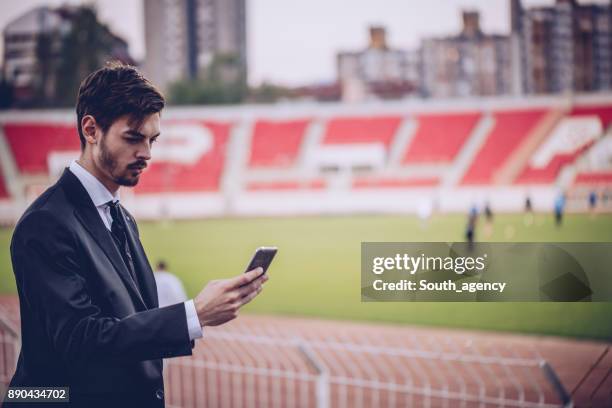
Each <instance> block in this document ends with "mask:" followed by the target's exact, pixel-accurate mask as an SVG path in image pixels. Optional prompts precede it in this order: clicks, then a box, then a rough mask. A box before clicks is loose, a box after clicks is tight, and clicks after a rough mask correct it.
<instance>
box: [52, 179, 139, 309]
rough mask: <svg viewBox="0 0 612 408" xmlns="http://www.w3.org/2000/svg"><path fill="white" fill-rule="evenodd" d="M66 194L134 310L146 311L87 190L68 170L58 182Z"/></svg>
mask: <svg viewBox="0 0 612 408" xmlns="http://www.w3.org/2000/svg"><path fill="white" fill-rule="evenodd" d="M58 183H59V184H61V185H62V186H63V187H64V189H65V190H66V192H67V196H68V197H69V198H70V199H71V200H73V203H74V204H75V210H74V213H75V215H76V217H77V219H78V220H79V221H80V222H81V224H83V227H85V229H86V230H87V231H88V232H89V233H90V234H91V236H92V237H93V239H94V241H95V242H96V243H97V244H98V245H99V246H100V248H102V250H103V251H104V253H105V254H106V256H107V257H108V259H109V260H110V261H111V263H112V264H113V266H114V267H115V270H116V272H117V274H118V275H119V277H120V278H121V280H122V281H123V284H124V285H125V286H126V287H127V289H128V292H129V293H130V295H131V297H132V300H133V301H134V304H135V305H136V309H143V308H144V309H146V304H145V302H144V300H143V299H142V296H141V295H140V292H139V291H138V288H137V287H136V284H135V282H134V280H133V279H132V277H131V275H130V272H129V271H128V269H127V266H126V265H125V263H124V262H123V259H122V258H121V254H120V253H119V250H118V249H117V247H116V246H115V244H114V243H113V238H112V236H111V235H110V231H108V229H107V228H106V226H105V225H104V222H103V221H102V220H101V219H100V214H99V213H98V210H97V209H96V207H95V206H94V204H93V202H92V201H91V198H90V197H89V194H87V190H85V187H83V185H82V184H81V182H80V181H79V179H77V178H76V176H75V175H74V174H72V172H70V171H69V170H68V169H66V170H65V171H64V174H63V175H62V177H61V178H60V180H59V181H58ZM98 272H99V273H108V272H107V271H98Z"/></svg>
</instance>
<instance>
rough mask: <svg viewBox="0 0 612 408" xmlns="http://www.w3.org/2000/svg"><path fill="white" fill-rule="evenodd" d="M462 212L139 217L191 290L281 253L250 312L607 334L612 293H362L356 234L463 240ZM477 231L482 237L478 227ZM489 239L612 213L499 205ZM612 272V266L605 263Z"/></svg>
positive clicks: (1, 262) (2, 240) (590, 229)
mask: <svg viewBox="0 0 612 408" xmlns="http://www.w3.org/2000/svg"><path fill="white" fill-rule="evenodd" d="M464 224H465V216H462V215H444V216H434V217H433V218H432V219H431V220H430V222H429V225H428V226H427V227H426V228H424V227H423V226H422V225H421V222H420V221H419V220H418V219H417V218H416V217H399V216H351V217H300V218H252V219H211V220H201V221H179V222H159V223H140V225H139V227H140V232H141V237H142V241H143V244H144V246H145V248H146V250H147V254H148V256H149V260H150V262H151V263H154V262H155V261H156V260H158V259H160V258H163V259H165V260H166V261H167V262H168V264H169V266H170V269H171V271H173V272H174V273H176V274H177V275H178V276H180V277H181V279H182V280H183V282H184V283H185V286H186V288H187V292H188V293H189V295H190V296H194V295H195V294H196V293H197V292H198V291H199V290H200V289H201V288H202V287H203V286H204V285H205V283H206V282H207V281H208V280H210V279H216V278H225V277H230V276H232V275H235V274H237V273H240V272H242V270H243V269H244V267H245V265H246V264H247V262H248V261H249V259H250V257H251V255H252V253H253V251H254V249H255V248H256V247H258V246H262V245H276V246H278V247H279V253H278V255H277V258H276V260H275V261H274V264H273V266H272V267H271V269H270V277H271V279H270V281H269V282H268V283H267V285H266V288H265V290H264V292H263V293H262V295H261V296H260V297H259V298H258V299H256V300H255V301H254V302H252V303H251V304H250V305H248V306H247V307H246V310H247V311H248V312H254V313H275V314H284V315H300V316H316V317H323V318H334V319H350V320H367V321H377V322H380V321H386V322H397V323H406V324H418V325H432V326H446V327H459V328H468V329H486V330H503V331H513V332H525V333H540V334H555V335H564V336H572V337H585V338H599V339H605V338H608V339H609V338H611V337H612V317H611V316H612V303H362V302H361V301H360V298H361V296H360V243H361V242H362V241H461V240H463V228H464ZM11 233H12V230H9V229H0V248H1V249H0V271H1V272H0V291H2V292H4V293H14V292H15V283H14V278H13V275H12V273H11V265H10V257H9V250H8V248H9V242H10V236H11ZM477 237H478V238H479V239H481V240H484V231H483V230H482V228H481V229H480V230H479V231H478V234H477ZM487 240H489V241H514V242H535V241H551V242H555V241H558V242H561V241H566V242H567V241H572V242H612V216H610V215H605V216H604V215H599V216H597V217H594V218H592V217H590V216H588V215H569V216H567V218H566V220H565V223H564V225H563V226H562V227H561V228H559V229H558V228H556V227H555V226H554V225H553V220H552V216H551V215H537V216H536V219H535V222H534V223H533V225H531V226H529V227H528V226H526V225H525V224H524V220H523V216H522V215H500V216H497V217H496V219H495V223H494V229H493V232H492V235H491V236H490V237H489V238H488V239H487ZM611 273H612V270H611Z"/></svg>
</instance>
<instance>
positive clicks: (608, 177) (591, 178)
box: [574, 171, 612, 186]
mask: <svg viewBox="0 0 612 408" xmlns="http://www.w3.org/2000/svg"><path fill="white" fill-rule="evenodd" d="M574 184H579V185H585V184H586V185H608V186H609V185H612V171H596V172H595V171H594V172H584V173H579V174H578V175H577V176H576V179H575V180H574Z"/></svg>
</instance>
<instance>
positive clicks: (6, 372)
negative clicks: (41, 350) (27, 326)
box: [0, 310, 21, 401]
mask: <svg viewBox="0 0 612 408" xmlns="http://www.w3.org/2000/svg"><path fill="white" fill-rule="evenodd" d="M5 316H6V314H5V313H4V311H3V310H2V311H0V401H2V400H4V394H5V392H6V388H7V387H8V384H9V383H10V381H11V378H12V377H13V373H14V372H15V367H16V366H17V358H18V356H19V350H20V348H21V338H20V336H19V330H18V329H17V328H16V327H15V326H14V323H13V322H11V321H10V320H9V319H7V318H6V317H5Z"/></svg>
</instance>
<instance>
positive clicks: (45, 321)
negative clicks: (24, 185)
mask: <svg viewBox="0 0 612 408" xmlns="http://www.w3.org/2000/svg"><path fill="white" fill-rule="evenodd" d="M123 211H124V214H125V215H126V216H125V218H126V220H127V225H128V228H127V235H128V242H129V244H130V248H131V252H132V258H133V262H134V265H135V269H136V273H137V274H138V280H139V283H140V290H139V289H138V287H137V286H136V284H135V283H134V281H133V279H132V277H131V275H130V272H129V271H128V269H127V267H126V265H125V263H124V261H123V259H122V257H121V255H120V253H119V251H118V249H117V247H116V245H115V244H114V242H113V239H112V236H111V233H110V231H108V229H107V228H106V227H105V225H104V223H103V221H102V220H101V218H100V215H99V213H98V211H97V209H96V207H95V206H94V204H93V202H92V201H91V199H90V197H89V195H88V193H87V191H86V190H85V188H84V187H83V185H82V184H81V182H80V181H79V180H78V179H77V178H76V176H75V175H74V174H72V172H70V171H69V170H68V169H66V170H65V171H64V174H63V175H62V176H61V178H60V179H59V181H58V182H57V183H56V184H55V185H53V186H52V187H50V188H49V189H48V190H47V191H45V192H44V193H43V194H42V195H41V196H40V197H39V198H38V199H37V200H36V201H35V202H34V203H33V204H32V205H31V206H30V207H29V208H28V209H27V210H26V212H25V213H24V215H23V216H22V217H21V219H20V220H19V222H18V223H17V226H16V228H15V232H14V234H13V239H12V242H11V258H12V262H13V271H14V273H15V279H16V281H17V289H18V291H19V304H20V309H21V333H22V347H21V353H20V355H19V360H18V363H17V370H16V372H15V375H14V376H13V379H12V381H11V384H10V385H11V386H69V387H70V396H71V401H72V403H71V404H70V406H71V407H74V406H87V407H91V406H106V407H109V406H115V407H117V406H139V407H140V406H142V407H163V406H164V398H163V389H164V384H163V377H162V367H163V365H162V360H161V359H162V358H166V357H174V356H181V355H190V354H191V350H192V347H193V342H190V341H189V334H188V329H187V319H186V317H185V307H184V305H183V303H179V304H176V305H172V306H167V307H163V308H159V307H158V301H157V288H156V285H155V280H154V277H153V272H152V271H151V267H150V265H149V262H148V260H147V257H146V255H145V252H144V250H143V248H142V245H141V243H140V239H139V236H138V228H137V226H136V223H135V222H134V219H133V218H132V217H131V216H130V215H129V214H127V212H126V211H125V210H123ZM160 397H161V398H160ZM16 406H19V407H23V406H24V405H23V404H16ZM45 406H47V405H45ZM54 406H55V405H54Z"/></svg>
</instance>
